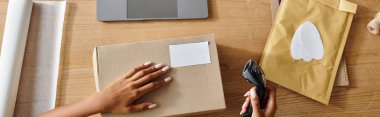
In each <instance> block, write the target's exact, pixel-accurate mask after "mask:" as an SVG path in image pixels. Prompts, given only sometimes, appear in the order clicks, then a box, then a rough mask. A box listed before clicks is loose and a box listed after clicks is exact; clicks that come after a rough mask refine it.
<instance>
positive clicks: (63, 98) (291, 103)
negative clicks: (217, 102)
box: [0, 0, 380, 116]
mask: <svg viewBox="0 0 380 117" xmlns="http://www.w3.org/2000/svg"><path fill="white" fill-rule="evenodd" d="M350 1H353V2H355V3H357V4H358V11H357V14H356V15H355V17H354V21H353V24H352V27H351V30H350V34H349V37H348V41H347V44H346V47H345V51H344V52H345V57H346V59H347V67H348V73H349V76H350V86H349V87H334V89H333V94H332V97H331V100H330V104H329V105H323V104H322V103H319V102H316V101H314V100H312V99H309V98H307V97H305V96H302V95H300V94H298V93H295V92H292V91H290V90H288V89H285V88H282V87H279V88H278V91H277V105H278V109H277V113H276V116H378V115H379V114H380V36H378V35H372V34H370V33H369V32H368V31H367V29H366V25H367V23H368V22H369V21H370V20H371V19H372V18H373V16H374V14H375V13H376V12H377V11H380V7H379V5H380V1H379V0H350ZM6 7H7V0H0V32H1V33H0V36H2V35H3V34H2V32H3V28H4V23H5V16H6ZM209 7H210V9H209V13H210V17H209V18H208V19H204V20H161V21H135V22H108V23H104V22H98V21H96V1H95V0H68V4H67V11H66V12H67V14H66V19H65V25H64V28H65V29H64V33H63V34H64V35H63V46H62V58H63V60H62V66H61V67H62V72H61V76H60V78H59V83H58V97H57V104H58V105H65V104H69V103H72V102H75V101H78V100H80V99H83V98H84V97H86V96H89V95H91V94H92V93H94V92H95V83H94V78H93V69H92V51H93V48H94V47H95V46H99V45H108V44H117V43H131V42H139V41H149V40H156V39H160V38H170V37H181V36H193V35H203V34H210V33H214V34H215V35H216V38H217V45H218V53H219V59H220V66H221V71H222V79H223V86H224V93H225V98H226V104H227V109H226V110H225V111H222V112H217V113H211V114H205V115H199V116H239V115H238V114H239V112H240V109H241V105H242V102H243V100H244V98H243V94H244V93H245V91H247V90H248V89H249V88H250V87H251V85H250V84H249V83H247V82H246V81H244V80H243V78H242V77H241V72H242V68H243V65H244V63H245V62H246V61H247V60H248V59H249V58H253V59H254V60H255V61H256V62H258V60H259V58H260V57H261V53H262V51H263V48H264V45H265V42H266V39H267V36H268V33H269V30H270V28H271V11H270V3H269V0H209ZM0 42H1V41H0ZM95 116H98V115H95Z"/></svg>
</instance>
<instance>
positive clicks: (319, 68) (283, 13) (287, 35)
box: [260, 0, 357, 104]
mask: <svg viewBox="0 0 380 117" xmlns="http://www.w3.org/2000/svg"><path fill="white" fill-rule="evenodd" d="M356 8H357V5H356V4H354V3H351V2H348V1H346V0H283V1H282V2H281V5H280V7H279V9H278V12H277V15H276V18H275V21H274V22H273V26H272V29H271V32H270V34H269V37H268V40H267V43H266V46H265V48H264V52H263V55H262V58H261V62H260V66H261V67H262V69H263V70H264V71H265V73H266V77H267V79H268V80H270V81H273V82H275V83H277V84H279V85H282V86H284V87H286V88H289V89H291V90H293V91H295V92H298V93H300V94H302V95H305V96H307V97H309V98H312V99H314V100H317V101H319V102H322V103H324V104H328V103H329V99H330V95H331V91H332V86H333V85H334V80H335V77H336V75H337V71H338V66H339V64H340V60H341V57H342V53H343V49H344V45H345V42H346V40H347V36H348V32H349V29H350V26H351V23H352V19H353V15H354V13H356ZM305 21H310V22H312V23H313V24H314V25H315V26H316V27H317V29H318V31H319V32H320V36H321V39H322V42H323V45H324V46H323V49H324V55H323V58H322V59H321V60H315V59H313V60H311V61H310V62H305V61H299V60H294V59H293V58H292V55H291V54H290V53H291V52H290V51H291V50H290V45H291V40H292V37H293V34H294V33H295V31H296V29H297V27H298V26H300V25H301V24H302V23H303V22H305Z"/></svg>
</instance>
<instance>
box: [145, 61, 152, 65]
mask: <svg viewBox="0 0 380 117" xmlns="http://www.w3.org/2000/svg"><path fill="white" fill-rule="evenodd" d="M150 64H152V62H150V61H148V62H146V63H144V65H145V66H147V65H150Z"/></svg>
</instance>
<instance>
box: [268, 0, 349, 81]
mask: <svg viewBox="0 0 380 117" xmlns="http://www.w3.org/2000/svg"><path fill="white" fill-rule="evenodd" d="M270 3H271V8H272V21H274V19H275V17H276V14H277V9H278V7H279V6H280V3H281V0H270ZM347 72H348V71H347V65H346V60H345V57H344V55H342V60H341V63H340V64H339V67H338V73H337V75H336V77H335V84H334V86H348V85H349V84H350V83H349V79H348V73H347Z"/></svg>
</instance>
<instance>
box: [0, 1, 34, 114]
mask: <svg viewBox="0 0 380 117" xmlns="http://www.w3.org/2000/svg"><path fill="white" fill-rule="evenodd" d="M32 6H33V1H32V0H9V3H8V11H7V17H6V22H5V28H4V37H3V44H2V49H1V63H0V71H1V72H0V116H1V117H11V116H13V112H14V107H15V103H16V96H17V90H18V85H19V80H20V74H21V68H22V62H23V58H24V51H25V44H26V38H27V34H28V28H29V22H30V16H31V13H32Z"/></svg>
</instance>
